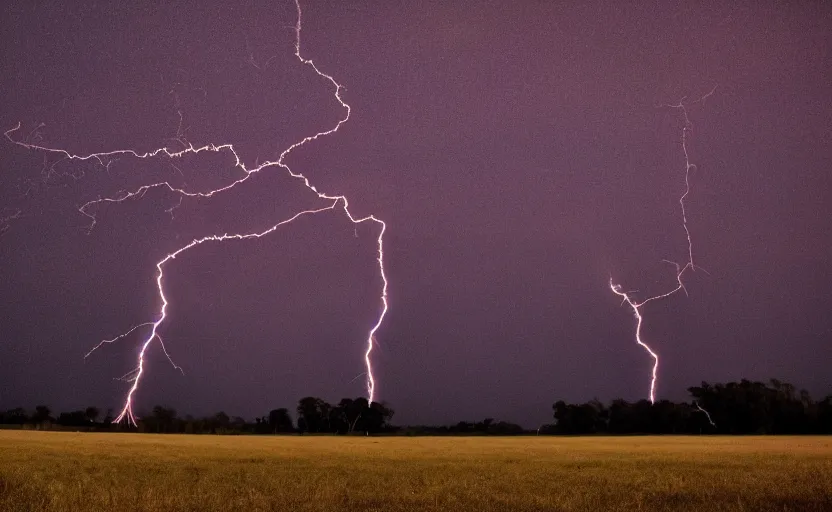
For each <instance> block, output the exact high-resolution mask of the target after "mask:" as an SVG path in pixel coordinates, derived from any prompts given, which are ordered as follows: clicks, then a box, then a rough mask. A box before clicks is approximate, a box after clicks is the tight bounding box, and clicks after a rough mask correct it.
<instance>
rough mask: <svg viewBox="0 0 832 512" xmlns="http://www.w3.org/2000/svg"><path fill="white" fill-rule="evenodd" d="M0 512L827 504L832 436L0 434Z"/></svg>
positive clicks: (831, 495) (830, 502)
mask: <svg viewBox="0 0 832 512" xmlns="http://www.w3.org/2000/svg"><path fill="white" fill-rule="evenodd" d="M0 510H3V511H17V510H22V511H26V510H31V511H35V510H37V511H41V510H44V511H86V510H102V511H103V510H107V511H114V510H117V511H132V510H142V511H144V510H147V511H151V510H152V511H178V510H188V511H208V512H210V511H238V510H239V511H258V510H287V511H292V512H295V511H337V510H344V511H351V512H355V511H362V510H378V511H417V510H432V511H439V510H441V511H452V512H457V511H459V512H466V511H486V510H494V511H496V510H506V511H545V510H580V511H618V510H621V511H623V510H689V511H694V510H695V511H716V510H748V511H751V510H753V511H757V510H771V511H774V510H778V511H782V510H799V511H809V510H830V511H832V437H731V438H729V437H664V436H663V437H577V438H564V437H514V438H493V437H481V438H477V437H414V438H408V437H387V438H384V437H382V438H373V437H369V438H365V437H310V436H304V437H301V436H282V437H253V436H245V437H243V436H240V437H231V436H187V435H148V434H144V435H143V434H93V433H68V432H31V431H0Z"/></svg>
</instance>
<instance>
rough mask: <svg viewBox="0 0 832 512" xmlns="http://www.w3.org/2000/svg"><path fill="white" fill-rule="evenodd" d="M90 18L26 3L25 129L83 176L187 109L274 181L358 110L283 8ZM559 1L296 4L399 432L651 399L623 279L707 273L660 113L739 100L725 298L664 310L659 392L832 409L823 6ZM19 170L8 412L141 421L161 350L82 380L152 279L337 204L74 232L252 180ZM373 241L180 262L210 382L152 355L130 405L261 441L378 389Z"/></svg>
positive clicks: (266, 203)
mask: <svg viewBox="0 0 832 512" xmlns="http://www.w3.org/2000/svg"><path fill="white" fill-rule="evenodd" d="M84 3H88V2H71V3H69V4H70V5H58V4H53V5H49V4H46V3H43V4H40V5H38V4H37V3H33V2H27V1H13V2H4V3H3V6H2V8H0V20H2V21H0V40H1V41H2V45H0V47H2V52H3V54H2V58H0V90H2V91H3V101H2V103H0V125H2V126H0V127H2V128H3V130H5V129H8V128H12V127H14V126H15V125H16V124H17V123H18V122H21V123H22V130H21V131H20V132H19V133H17V134H16V136H17V137H18V138H19V137H21V136H23V135H25V134H28V133H29V132H31V131H32V130H33V129H34V128H35V127H36V126H38V124H40V123H44V124H45V127H43V128H41V129H40V131H39V132H38V133H39V134H40V139H39V140H40V143H41V144H43V145H47V146H53V147H61V148H65V149H67V150H69V151H72V152H76V153H90V152H97V151H105V150H115V149H123V148H133V149H137V150H142V151H146V150H152V149H155V148H157V147H160V146H164V145H168V147H171V148H175V147H176V144H177V143H176V142H174V141H173V140H172V138H174V137H175V136H176V133H177V126H178V124H179V118H178V115H177V111H181V113H182V116H183V125H182V126H183V128H185V129H186V132H185V136H186V137H187V139H188V140H190V141H191V142H193V143H194V144H196V145H202V144H205V143H209V142H216V143H233V144H234V145H235V147H236V148H237V150H238V152H239V154H240V156H241V157H242V158H243V160H244V161H245V162H246V164H247V165H248V166H250V167H251V166H254V165H255V164H256V162H263V161H265V160H273V159H276V158H277V156H278V155H279V153H280V152H281V151H282V150H283V149H285V148H286V147H287V146H288V145H290V144H291V143H293V142H295V141H297V140H298V139H300V138H302V137H304V136H306V135H310V134H314V133H315V132H318V131H321V130H324V129H328V128H330V127H332V126H333V125H334V124H335V123H336V122H337V120H338V119H339V117H340V116H341V115H342V110H341V109H340V107H339V105H338V103H337V102H336V100H335V99H334V97H333V96H332V93H333V91H332V88H331V86H330V84H328V83H327V82H326V81H325V80H323V79H321V78H320V77H318V76H316V75H315V74H314V72H313V71H312V70H311V69H310V68H308V67H305V66H302V65H301V64H300V63H299V62H298V61H297V60H296V59H295V57H294V55H293V47H292V45H293V40H294V32H293V30H292V27H293V25H294V23H295V9H294V4H293V3H292V2H246V4H248V5H246V6H245V7H233V8H232V7H204V5H205V4H206V3H205V2H185V3H183V4H178V5H167V4H166V5H162V3H160V4H159V6H158V7H155V8H151V7H136V5H135V3H134V2H112V3H109V4H108V6H107V7H101V6H100V5H99V6H96V7H93V6H84V5H83V4H84ZM215 3H217V4H218V5H224V4H225V2H222V3H220V2H215ZM567 4H570V3H567V2H544V1H536V2H533V1H528V2H491V3H488V4H487V5H485V6H483V5H481V4H480V3H477V2H445V1H436V2H401V3H398V2H373V3H372V4H369V3H351V2H314V3H304V4H303V9H304V16H303V27H304V28H303V32H302V53H303V55H304V56H306V57H309V58H313V59H314V60H315V62H316V63H317V65H318V66H319V67H320V68H321V69H322V70H323V71H325V72H328V73H331V74H332V75H333V76H335V77H336V79H337V80H338V81H339V82H340V83H342V84H343V85H344V86H345V87H346V91H345V92H344V94H343V96H344V99H345V100H346V101H347V102H348V103H349V104H350V105H351V106H352V108H353V114H352V117H351V119H350V121H349V122H348V123H347V124H345V125H344V126H343V127H342V129H341V130H340V131H339V132H338V133H337V134H335V135H333V136H330V137H328V138H325V139H322V140H319V141H316V142H314V143H311V144H309V145H306V146H304V148H302V149H301V150H299V151H297V152H294V153H292V155H291V157H290V158H289V159H288V164H289V165H290V166H291V167H292V168H293V169H294V170H295V171H298V172H303V173H304V174H305V175H307V176H308V177H309V178H310V179H311V180H312V182H313V183H314V184H315V185H316V186H317V187H318V188H319V189H321V190H323V191H326V192H329V193H333V194H345V195H346V196H347V197H348V198H349V199H350V205H351V208H352V210H353V211H354V213H356V214H357V215H368V214H375V215H377V216H378V217H380V218H382V219H384V220H385V221H386V222H387V223H388V232H387V235H386V237H385V244H386V262H385V263H386V266H387V269H388V277H389V279H390V308H391V309H390V313H389V315H388V317H387V320H386V322H385V324H384V326H383V327H382V328H381V330H380V331H379V339H378V341H379V345H378V347H377V349H376V351H375V352H374V364H375V369H376V375H377V378H378V384H377V393H378V395H377V396H378V398H379V399H381V400H385V401H389V402H390V403H391V404H392V406H393V407H394V409H396V410H397V414H396V417H395V420H396V422H398V423H433V422H447V421H458V420H461V419H469V420H473V419H481V418H483V417H486V416H491V417H496V418H500V419H505V420H510V421H517V422H520V423H522V424H525V425H528V426H531V425H536V424H539V423H542V422H546V421H549V420H550V419H551V404H552V403H553V402H554V401H555V400H557V399H566V400H587V399H591V398H593V397H598V398H599V399H602V400H609V399H612V398H615V397H623V398H626V399H639V398H643V397H645V396H646V393H647V390H648V385H649V378H648V377H649V370H650V366H651V363H652V360H651V359H650V358H649V356H648V355H647V354H646V353H645V352H644V351H643V350H642V349H641V348H639V347H638V346H637V345H635V342H634V340H633V334H634V319H633V317H632V314H631V312H630V310H629V309H628V308H627V307H626V306H625V307H621V306H620V300H618V298H617V297H615V296H614V295H613V294H612V292H611V291H610V290H609V288H608V285H607V281H608V279H609V277H610V275H612V276H613V277H614V278H615V280H616V281H618V282H620V283H621V284H622V285H623V286H624V288H625V289H628V290H630V289H634V290H639V294H640V296H642V297H646V296H648V295H651V294H656V293H661V292H662V291H664V290H666V289H668V288H672V286H673V285H674V275H673V272H672V270H673V269H672V267H670V266H668V265H666V264H664V263H662V261H661V260H662V259H665V258H666V259H671V260H676V261H684V259H685V258H686V251H687V245H686V241H685V237H684V231H683V230H682V226H681V223H680V215H679V209H678V203H677V199H678V197H679V195H680V194H681V193H682V191H683V190H684V181H683V180H684V160H683V155H682V152H681V146H680V134H681V127H682V118H681V114H680V112H679V111H677V110H673V109H668V108H657V105H660V104H662V103H670V102H676V101H678V100H679V99H680V98H682V97H684V96H689V97H691V98H694V97H697V96H701V95H702V94H704V93H707V92H708V91H709V90H710V89H711V88H712V87H713V86H714V85H717V86H718V87H717V89H716V91H715V93H714V94H713V95H712V96H711V97H710V98H708V100H707V101H706V102H704V104H696V105H692V106H690V108H689V113H690V117H691V120H692V122H693V123H694V128H693V132H692V134H691V135H690V138H689V141H688V142H689V150H690V153H691V160H692V161H693V162H694V163H696V164H697V165H698V170H697V171H696V172H694V173H693V174H692V175H691V185H692V191H691V194H690V196H689V199H688V202H687V206H688V221H689V226H690V229H691V235H692V237H693V243H694V247H693V249H694V257H695V259H696V262H697V263H698V264H699V265H701V266H702V267H704V268H705V269H706V270H707V271H708V272H709V273H710V275H708V274H706V273H704V272H696V273H692V274H688V275H687V279H686V285H687V289H688V292H689V297H685V296H684V295H683V294H680V295H677V296H674V297H672V298H670V299H668V300H666V301H663V302H660V303H656V304H653V305H651V306H646V307H645V309H644V311H643V313H644V315H645V317H646V324H645V328H644V335H645V338H647V339H648V340H649V341H651V342H652V346H653V347H654V349H656V350H657V351H658V352H659V354H660V356H661V358H662V365H661V367H660V371H659V381H658V393H657V394H658V397H659V398H670V399H684V398H685V397H686V391H685V389H686V388H687V387H688V386H690V385H695V384H698V383H699V382H700V381H702V380H709V381H725V380H733V379H739V378H742V377H746V378H751V379H768V378H770V377H777V378H780V379H784V380H788V381H790V382H792V383H794V384H795V385H797V386H798V387H805V388H807V389H809V390H810V391H811V392H813V393H814V394H816V395H823V394H826V393H829V392H832V373H830V372H829V371H828V362H829V360H830V357H832V315H830V314H829V310H830V305H831V304H830V295H829V293H828V289H829V287H830V285H832V280H830V271H829V262H828V260H829V254H830V251H832V242H830V236H829V233H830V232H831V231H832V207H830V205H831V204H832V202H830V201H832V178H830V168H832V144H830V136H829V121H830V118H832V95H830V92H831V91H830V85H829V84H830V83H832V76H830V75H832V73H830V69H832V42H830V41H832V39H830V38H829V34H830V33H832V8H830V6H829V5H828V4H825V3H823V2H819V1H817V2H812V1H806V2H789V3H788V5H787V4H784V3H782V2H759V1H753V2H730V3H725V2H684V3H673V4H670V3H667V4H664V3H662V2H659V3H653V2H650V3H648V2H642V3H635V2H633V3H628V4H626V5H625V4H624V3H619V2H600V1H599V2H581V3H580V5H577V4H576V3H572V4H576V5H567ZM0 148H2V150H0V170H1V172H0V208H5V210H3V211H0V217H2V216H3V215H10V214H13V213H14V212H16V211H17V210H18V209H20V210H21V211H22V216H21V217H20V218H17V219H13V220H11V221H9V222H8V228H7V229H6V231H5V233H4V234H3V235H2V236H0V262H2V265H0V283H2V284H1V285H0V286H1V287H2V295H0V297H2V299H1V300H0V407H13V406H16V405H23V406H26V407H34V405H36V403H47V404H49V405H51V406H52V407H53V409H58V410H61V409H68V408H77V407H82V406H86V405H90V404H96V405H99V406H101V407H105V408H106V407H113V408H117V407H118V405H119V404H120V402H121V400H122V398H123V396H124V394H125V392H126V390H127V385H125V384H124V383H121V382H117V381H114V380H112V379H113V377H118V376H120V375H122V374H123V373H125V372H127V371H128V370H130V368H131V367H132V366H133V365H134V358H135V354H136V352H137V350H138V344H139V342H140V339H139V338H138V337H134V338H130V339H126V340H122V341H120V342H119V343H118V344H117V345H116V344H114V345H111V346H107V347H106V348H105V349H102V350H101V351H99V352H96V353H95V354H94V355H92V356H91V357H90V358H88V359H87V360H86V361H85V360H84V359H83V355H84V354H85V353H86V352H87V351H88V350H89V349H90V348H91V347H92V346H93V345H95V344H96V343H97V342H98V341H100V340H101V339H104V338H108V337H112V336H115V335H117V334H119V333H121V332H123V331H125V330H126V329H128V328H129V327H130V326H132V325H134V324H136V323H140V322H144V321H147V320H151V319H152V318H153V317H154V315H155V314H156V312H157V309H158V306H159V303H158V299H157V297H156V294H155V292H156V290H155V282H154V278H155V268H154V264H155V262H156V261H157V260H159V259H160V258H161V257H163V256H164V254H166V253H167V252H169V251H172V250H175V249H177V248H178V247H180V246H182V245H184V244H186V243H187V242H189V241H190V240H191V239H193V238H194V237H200V236H204V235H207V234H211V233H216V232H219V233H223V232H232V231H238V230H244V231H252V230H257V229H264V228H265V227H267V226H270V225H271V224H273V223H274V222H275V221H277V220H280V219H282V218H285V217H288V216H290V215H291V214H292V213H293V212H295V211H297V210H299V209H304V208H310V207H320V206H323V205H324V203H322V202H321V201H320V200H318V199H316V197H315V196H314V194H312V193H311V192H309V191H308V190H306V189H304V188H303V186H302V185H301V184H300V183H298V182H297V181H295V180H292V179H290V178H288V177H287V175H286V173H285V172H283V171H282V170H280V169H276V168H274V169H272V170H269V171H266V172H263V173H261V174H260V175H258V176H256V177H255V178H252V179H251V180H249V181H248V182H247V183H246V184H245V185H244V186H241V187H239V188H237V189H234V190H233V191H231V192H228V193H225V194H221V195H219V196H216V197H215V198H213V199H211V200H186V201H184V202H183V203H182V205H181V207H180V208H178V209H176V210H175V211H174V215H173V217H171V215H170V214H168V213H166V209H168V208H170V207H171V206H173V205H175V204H176V203H178V198H177V197H176V196H174V195H173V194H171V193H165V192H162V191H154V192H150V193H148V194H147V195H146V196H145V197H144V198H142V199H140V200H135V201H127V202H123V203H120V204H118V205H110V206H106V207H101V208H99V209H98V210H97V214H98V219H99V222H98V224H97V225H96V227H95V229H94V230H93V231H92V233H91V234H89V235H87V234H85V231H84V227H85V226H86V225H87V224H88V219H87V218H86V217H84V216H83V215H81V214H80V213H78V212H77V208H78V206H79V205H81V204H83V203H85V202H87V201H89V200H91V199H95V198H97V197H99V196H112V195H115V194H117V193H118V191H120V190H123V189H134V188H136V187H138V186H140V185H142V184H145V183H151V182H154V181H159V180H170V181H171V182H173V183H176V184H179V185H182V186H187V187H189V188H190V189H194V190H208V189H211V188H214V187H217V186H222V185H223V184H226V183H228V181H229V180H230V179H234V178H235V177H238V176H239V173H238V172H236V171H235V170H234V168H233V166H232V162H230V161H229V157H228V154H217V153H214V154H211V155H207V156H199V157H190V158H185V159H179V160H177V161H176V162H175V164H176V166H177V168H178V169H174V168H173V167H172V166H171V165H170V164H171V162H170V161H169V160H166V159H161V158H160V159H153V160H136V159H132V160H131V159H129V158H123V159H120V160H118V161H117V162H114V163H113V164H112V165H111V166H110V169H109V172H108V171H105V170H104V169H103V168H101V167H99V166H95V165H92V164H90V163H77V162H76V163H67V162H61V163H58V164H57V166H56V167H55V173H54V174H52V175H49V176H45V175H44V174H43V173H42V170H43V169H44V166H45V163H44V154H43V153H40V152H36V151H27V150H26V149H24V148H21V147H19V146H16V145H13V144H11V143H8V142H7V141H5V140H3V141H2V143H0ZM55 161H56V159H55V158H54V157H52V158H51V159H50V160H48V161H47V162H46V165H47V166H51V165H52V164H53V163H55ZM4 212H5V213H4ZM376 236H377V228H376V227H375V226H372V225H362V226H360V227H358V228H357V229H354V228H353V226H352V225H351V224H350V223H349V221H348V220H347V219H346V218H345V216H344V215H343V214H342V213H340V212H338V211H335V212H331V213H324V214H320V215H317V216H315V217H311V218H307V219H303V220H301V221H299V222H297V223H295V224H293V225H291V226H288V227H286V228H285V229H282V230H280V231H279V232H277V233H275V234H274V235H272V236H270V237H268V238H264V239H261V240H258V241H245V242H229V243H225V244H205V245H203V246H201V247H200V248H198V249H195V250H193V251H190V252H189V253H187V254H186V255H183V256H182V257H181V258H178V259H177V260H176V261H175V262H173V263H171V264H170V265H169V266H168V267H167V270H166V276H167V281H166V289H167V292H168V295H169V299H170V301H171V306H170V311H169V315H170V316H169V321H168V322H167V323H166V324H164V325H163V327H162V329H161V332H162V335H163V336H164V338H165V341H166V344H167V347H168V350H169V351H170V353H171V355H172V357H173V358H174V360H175V361H176V362H177V363H178V364H179V365H181V366H182V367H183V368H184V370H185V376H184V377H183V376H182V375H180V374H179V373H178V372H176V371H175V370H174V369H173V368H171V366H170V365H169V364H168V363H167V362H166V361H165V360H164V356H163V354H161V352H160V351H159V350H153V351H152V353H151V354H150V356H149V361H148V373H147V376H146V380H145V381H144V383H143V386H142V388H141V389H140V392H139V394H138V395H137V409H138V411H141V410H143V409H144V410H147V409H149V408H150V407H151V406H152V405H153V404H157V403H161V404H167V405H171V406H173V407H175V408H177V409H178V410H179V411H180V412H182V413H185V412H191V413H195V414H203V413H209V412H216V411H218V410H225V411H226V412H228V413H229V414H240V415H244V416H248V417H252V416H254V415H255V414H258V415H259V414H265V413H266V412H267V411H268V410H269V409H272V408H275V407H289V408H291V409H293V408H294V405H295V403H296V401H297V399H298V398H300V397H301V396H305V395H310V394H311V395H317V396H321V397H324V398H326V399H328V400H330V401H337V400H339V399H340V398H342V397H345V396H352V397H354V396H359V395H362V394H363V393H364V391H363V390H364V383H363V378H361V377H359V378H357V379H354V378H355V377H356V376H358V375H359V374H360V373H361V372H362V371H363V360H362V357H363V348H364V346H363V345H364V339H365V335H366V332H367V330H368V329H369V327H371V326H372V324H373V322H374V320H375V317H376V315H377V314H378V311H379V290H380V285H381V282H380V279H379V275H378V268H377V266H376V263H375V260H374V256H375V255H374V251H375V249H376V247H375V237H376Z"/></svg>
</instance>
